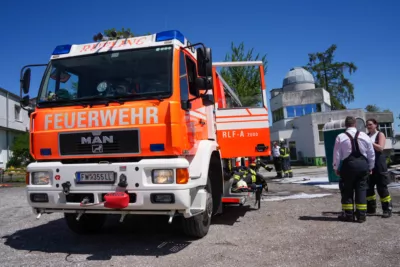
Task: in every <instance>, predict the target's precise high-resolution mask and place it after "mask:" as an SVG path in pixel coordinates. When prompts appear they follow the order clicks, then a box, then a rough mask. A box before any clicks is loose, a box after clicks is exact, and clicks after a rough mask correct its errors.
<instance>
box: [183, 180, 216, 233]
mask: <svg viewBox="0 0 400 267" xmlns="http://www.w3.org/2000/svg"><path fill="white" fill-rule="evenodd" d="M211 190H212V189H211V182H210V180H209V179H208V181H207V185H206V191H207V201H206V210H205V211H204V212H203V213H201V214H198V215H196V216H193V217H190V218H183V220H182V228H183V232H184V233H185V235H187V236H190V237H194V238H202V237H204V236H206V235H207V233H208V230H209V229H210V225H211V217H212V214H213V199H212V191H211Z"/></svg>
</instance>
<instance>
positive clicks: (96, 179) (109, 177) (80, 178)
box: [76, 172, 115, 183]
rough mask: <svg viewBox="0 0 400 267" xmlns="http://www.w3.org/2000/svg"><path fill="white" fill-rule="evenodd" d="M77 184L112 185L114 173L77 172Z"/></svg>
mask: <svg viewBox="0 0 400 267" xmlns="http://www.w3.org/2000/svg"><path fill="white" fill-rule="evenodd" d="M76 181H77V182H78V183H114V181H115V173H114V172H77V173H76Z"/></svg>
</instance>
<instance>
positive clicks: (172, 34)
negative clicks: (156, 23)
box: [156, 30, 185, 44]
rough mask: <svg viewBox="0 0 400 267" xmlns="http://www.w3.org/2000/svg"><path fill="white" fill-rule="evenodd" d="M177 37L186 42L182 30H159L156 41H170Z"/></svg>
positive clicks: (183, 42)
mask: <svg viewBox="0 0 400 267" xmlns="http://www.w3.org/2000/svg"><path fill="white" fill-rule="evenodd" d="M173 39H176V40H178V41H180V42H181V43H182V44H185V37H184V36H183V34H182V33H181V32H180V31H176V30H173V31H165V32H159V33H157V35H156V42H162V41H169V40H173Z"/></svg>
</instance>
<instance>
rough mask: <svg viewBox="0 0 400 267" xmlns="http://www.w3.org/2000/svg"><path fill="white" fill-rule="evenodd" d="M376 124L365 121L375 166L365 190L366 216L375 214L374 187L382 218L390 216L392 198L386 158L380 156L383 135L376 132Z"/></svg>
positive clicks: (384, 140) (384, 139)
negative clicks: (380, 206)
mask: <svg viewBox="0 0 400 267" xmlns="http://www.w3.org/2000/svg"><path fill="white" fill-rule="evenodd" d="M377 126H378V122H377V121H376V120H375V119H369V120H367V128H368V132H369V133H368V135H369V137H370V138H371V142H372V143H373V146H374V150H375V166H374V169H373V170H372V175H370V177H369V179H368V190H367V214H375V213H376V195H375V185H376V188H377V191H378V194H379V198H380V200H381V205H382V210H383V214H382V217H383V218H389V217H390V216H392V198H391V197H390V194H389V190H388V184H389V183H390V180H389V177H388V176H387V164H386V158H385V156H384V155H383V154H382V152H383V149H384V147H385V142H386V137H385V134H384V133H382V132H380V131H378V129H377Z"/></svg>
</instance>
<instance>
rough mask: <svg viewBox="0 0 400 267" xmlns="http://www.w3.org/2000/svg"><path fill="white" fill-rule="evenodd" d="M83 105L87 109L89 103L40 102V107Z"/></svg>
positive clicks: (69, 100) (71, 100)
mask: <svg viewBox="0 0 400 267" xmlns="http://www.w3.org/2000/svg"><path fill="white" fill-rule="evenodd" d="M76 104H78V105H81V106H82V107H84V108H85V107H87V106H88V105H89V103H87V102H85V101H79V100H73V99H58V100H53V101H40V102H38V105H39V106H42V105H43V106H47V107H57V106H70V105H76Z"/></svg>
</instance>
